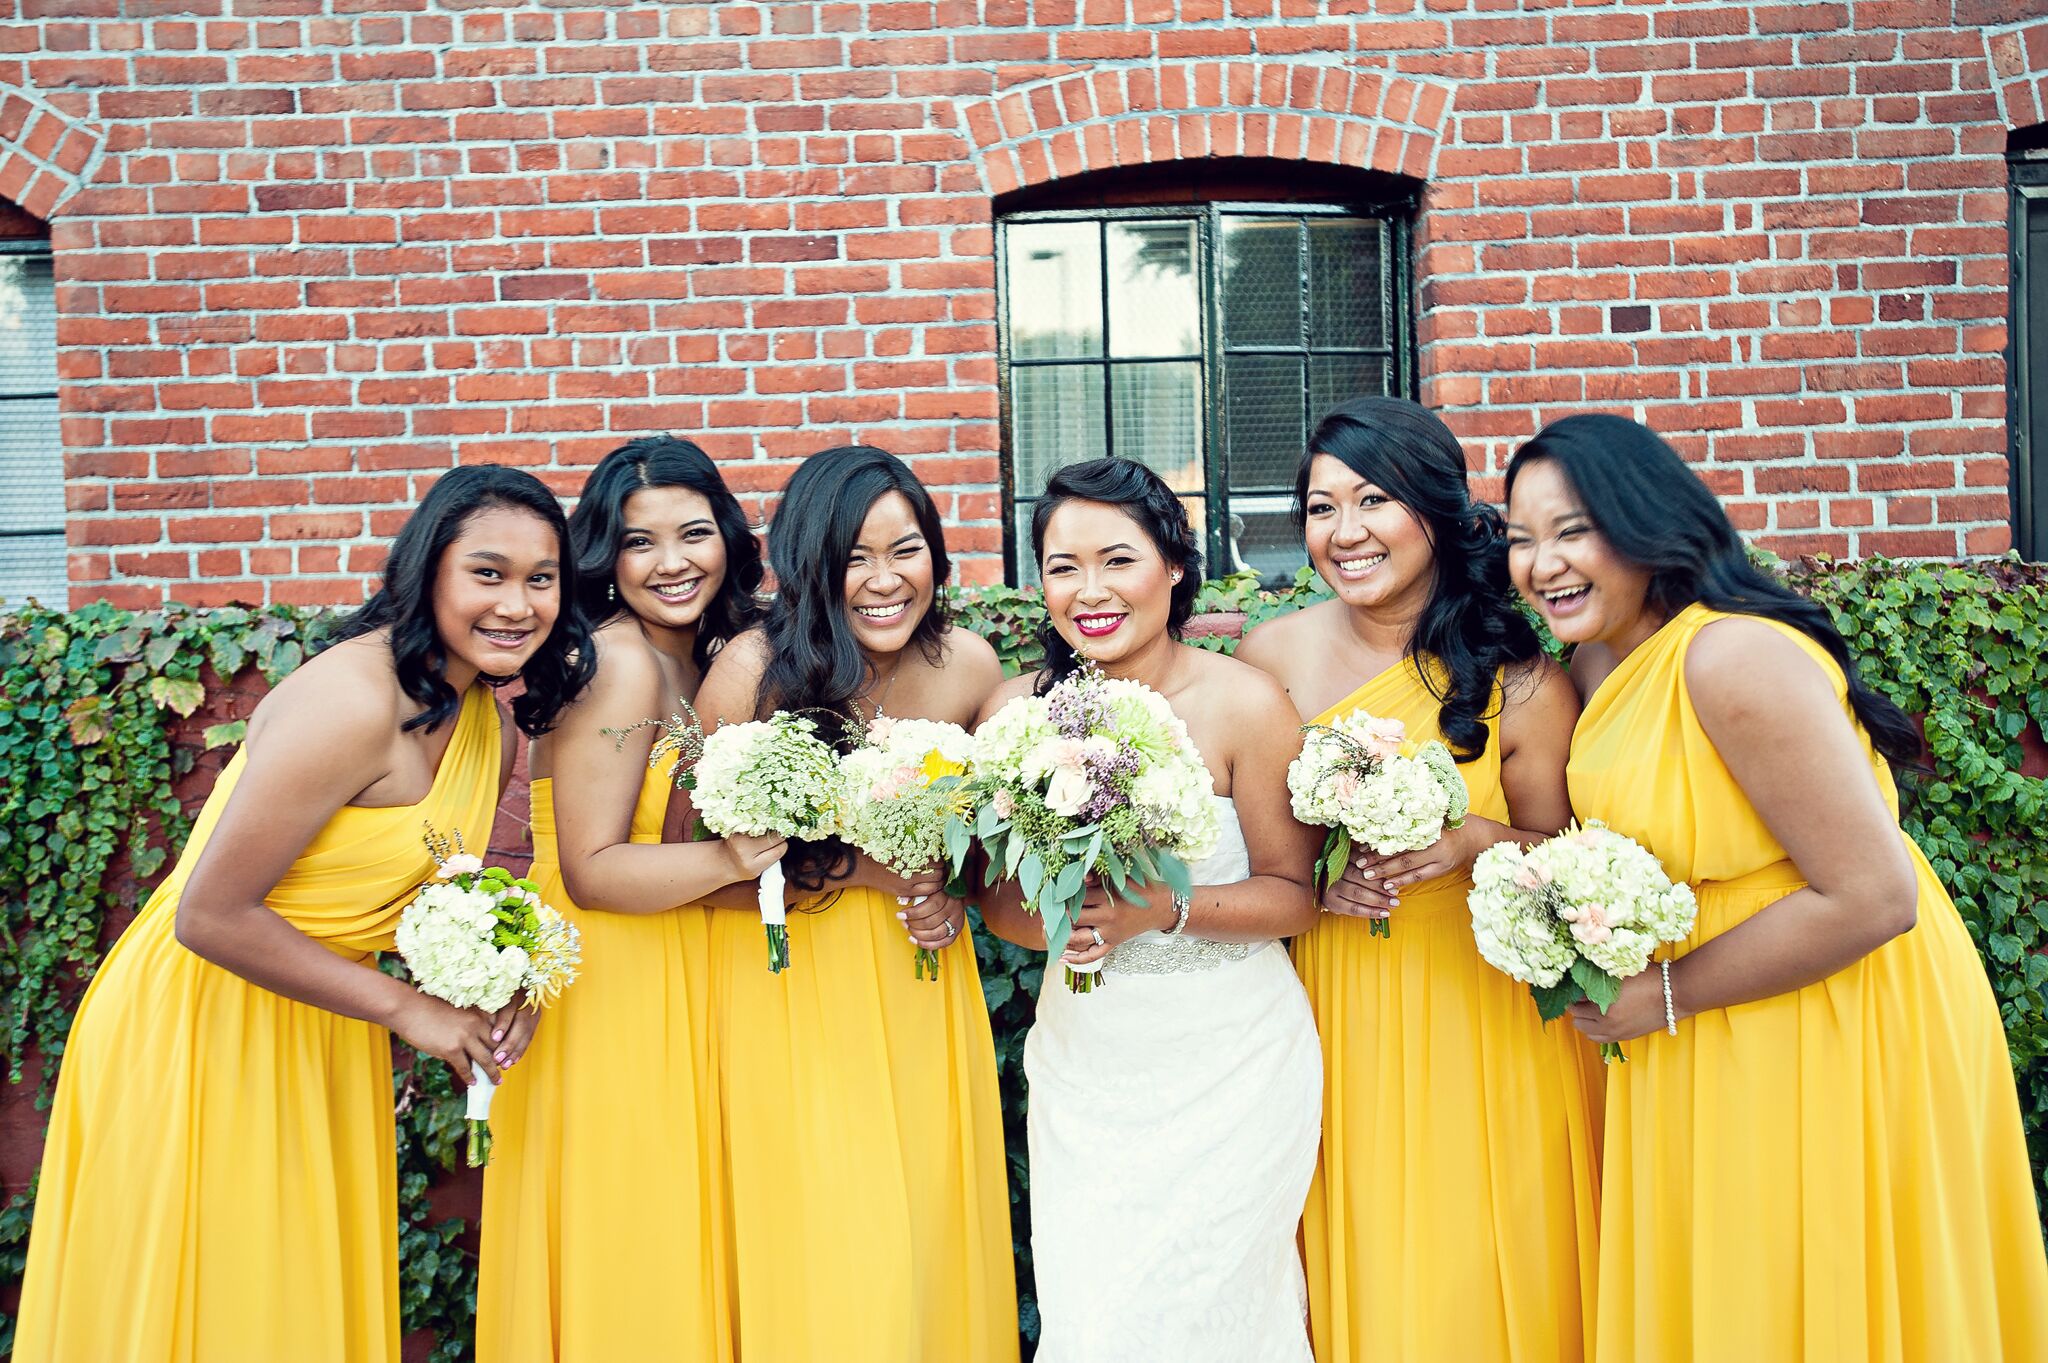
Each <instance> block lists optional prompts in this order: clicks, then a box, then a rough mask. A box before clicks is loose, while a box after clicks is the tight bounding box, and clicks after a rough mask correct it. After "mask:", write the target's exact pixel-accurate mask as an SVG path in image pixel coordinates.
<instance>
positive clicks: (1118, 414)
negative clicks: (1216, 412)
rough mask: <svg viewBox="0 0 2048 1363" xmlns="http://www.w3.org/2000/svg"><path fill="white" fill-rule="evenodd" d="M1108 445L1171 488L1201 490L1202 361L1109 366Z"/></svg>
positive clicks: (1183, 490)
mask: <svg viewBox="0 0 2048 1363" xmlns="http://www.w3.org/2000/svg"><path fill="white" fill-rule="evenodd" d="M1109 372H1110V380H1109V384H1110V390H1109V391H1110V417H1111V420H1112V421H1113V422H1114V423H1115V425H1114V430H1113V433H1112V440H1111V444H1112V446H1113V448H1114V449H1115V451H1116V453H1117V455H1118V456H1119V457H1120V458H1124V459H1136V460H1139V461H1141V462H1142V463H1144V464H1145V465H1146V466H1147V467H1149V468H1150V469H1151V470H1152V471H1153V472H1154V473H1156V474H1158V475H1159V476H1160V477H1161V478H1164V479H1165V480H1166V485H1167V486H1168V487H1170V488H1172V489H1173V490H1174V491H1175V492H1201V491H1202V490H1203V489H1204V488H1205V487H1206V486H1207V480H1206V479H1205V478H1204V477H1203V473H1202V364H1201V361H1199V360H1189V361H1186V362H1183V363H1168V364H1119V365H1115V366H1113V367H1111V369H1110V371H1109Z"/></svg>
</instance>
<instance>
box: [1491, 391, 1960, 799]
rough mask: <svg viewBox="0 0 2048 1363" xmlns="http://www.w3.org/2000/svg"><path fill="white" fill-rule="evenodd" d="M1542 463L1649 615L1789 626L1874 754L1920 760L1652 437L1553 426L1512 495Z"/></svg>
mask: <svg viewBox="0 0 2048 1363" xmlns="http://www.w3.org/2000/svg"><path fill="white" fill-rule="evenodd" d="M1539 459H1554V460H1556V461H1557V464H1558V467H1559V468H1560V469H1562V470H1563V471H1564V476H1565V479H1566V480H1567V481H1568V482H1569V483H1570V484H1571V486H1572V490H1573V491H1574V492H1576V493H1577V494H1578V497H1579V501H1580V503H1581V504H1582V505H1583V506H1584V507H1585V508H1586V514H1587V515H1589V516H1591V517H1592V518H1593V523H1594V525H1596V526H1598V527H1599V530H1600V533H1601V535H1602V536H1603V537H1605V539H1606V540H1607V542H1608V543H1609V544H1611V545H1613V546H1614V551H1615V552H1616V553H1618V554H1620V555H1621V556H1622V557H1623V558H1625V559H1628V560H1629V561H1630V562H1632V563H1634V564H1636V565H1638V566H1640V567H1642V568H1644V569H1647V570H1648V571H1649V574H1650V586H1649V591H1648V594H1647V597H1646V601H1645V604H1647V605H1648V606H1649V607H1650V608H1651V609H1653V610H1657V611H1660V612H1662V613H1663V614H1665V615H1667V616H1669V615H1674V614H1676V613H1677V612H1679V611H1681V610H1683V609H1684V608H1685V607H1687V606H1689V605H1691V604H1692V603H1693V602H1695V601H1697V602H1700V603H1701V604H1702V605H1705V606H1708V607H1710V608H1711V609H1713V610H1717V611H1727V612H1729V613H1730V614H1735V615H1755V616H1761V617H1762V618H1764V619H1766V620H1778V621H1782V622H1783V623H1785V624H1788V625H1790V626H1792V627H1793V628H1794V629H1796V630H1798V631H1799V632H1800V633H1802V634H1804V635H1806V636H1807V637H1808V638H1810V639H1812V640H1813V641H1814V642H1815V643H1817V644H1819V645H1820V646H1821V647H1822V648H1824V649H1826V650H1827V654H1828V656H1829V657H1830V658H1833V659H1834V660H1835V663H1836V664H1837V665H1838V666H1839V667H1840V668H1841V669H1842V676H1843V678H1844V679H1846V680H1847V682H1848V685H1849V704H1850V706H1851V707H1852V708H1853V709H1854V710H1855V711H1856V718H1858V719H1859V720H1861V721H1862V722H1863V727H1864V729H1865V730H1866V731H1868V732H1869V734H1870V742H1871V746H1873V747H1875V748H1876V749H1877V750H1878V751H1879V752H1880V753H1883V754H1884V756H1885V757H1886V758H1888V759H1890V760H1891V761H1892V762H1893V763H1896V764H1900V765H1907V764H1911V763H1913V762H1916V761H1917V760H1918V759H1919V757H1920V752H1921V744H1920V734H1919V731H1918V730H1916V729H1915V728H1914V727H1913V721H1912V720H1910V719H1908V718H1907V717H1906V712H1905V711H1903V710H1901V709H1900V708H1899V707H1898V706H1896V705H1894V704H1893V703H1892V702H1891V701H1889V700H1886V699H1885V698H1884V697H1883V696H1880V695H1879V694H1877V692H1875V691H1873V690H1871V689H1870V686H1869V684H1868V683H1866V682H1865V681H1864V680H1863V676H1862V674H1861V673H1860V672H1858V671H1857V670H1856V662H1855V660H1854V659H1853V658H1851V657H1850V656H1849V646H1848V645H1847V644H1846V643H1844V642H1843V640H1842V636H1841V633H1840V632H1839V631H1838V630H1836V628H1835V622H1834V621H1833V620H1832V619H1831V618H1829V616H1828V613H1827V611H1826V610H1825V609H1824V608H1822V607H1820V606H1817V605H1815V604H1814V603H1813V602H1811V601H1808V600H1807V599H1806V598H1805V597H1803V596H1801V595H1799V594H1798V593H1797V592H1795V591H1793V590H1792V589H1791V588H1789V587H1787V586H1784V585H1783V584H1782V583H1779V582H1775V581H1773V580H1772V579H1771V578H1770V576H1769V575H1768V574H1766V573H1764V572H1762V571H1761V570H1760V569H1758V568H1757V566H1756V565H1755V564H1754V563H1751V562H1750V560H1749V556H1748V555H1747V554H1746V553H1744V552H1743V548H1742V539H1741V537H1740V536H1738V535H1737V534H1736V533H1735V527H1734V526H1733V525H1731V524H1729V522H1728V513H1727V512H1725V511H1723V510H1722V509H1721V503H1720V501H1719V500H1718V499H1716V498H1715V496H1714V494H1713V493H1712V492H1710V491H1708V490H1707V485H1706V484H1705V483H1702V482H1701V481H1700V480H1699V478H1698V477H1696V476H1695V475H1694V473H1693V471H1692V470H1691V469H1689V468H1687V467H1686V465H1685V461H1684V460H1683V459H1681V458H1679V457H1678V452H1677V451H1676V450H1674V449H1672V448H1671V447H1670V446H1669V445H1667V444H1665V443H1664V442H1663V441H1662V440H1661V439H1659V438H1658V437H1657V436H1656V434H1655V433H1654V432H1652V431H1650V430H1649V429H1648V428H1647V427H1644V426H1642V425H1639V424H1638V423H1636V422H1633V421H1630V420H1628V419H1627V418H1626V417H1619V416H1609V415H1606V414H1603V413H1586V414H1584V415H1581V416H1569V417H1566V418H1564V419H1563V420H1562V421H1553V422H1552V423H1551V424H1550V425H1548V426H1545V427H1544V428H1543V429H1542V430H1541V431H1540V432H1538V433H1537V435H1536V437H1535V438H1534V439H1533V440H1530V441H1529V442H1528V443H1527V444H1525V445H1523V446H1522V448H1520V449H1519V450H1516V451H1515V456H1514V458H1513V459H1511V460H1510V461H1509V462H1508V475H1507V485H1508V491H1509V493H1510V494H1512V493H1513V492H1514V487H1515V478H1516V477H1517V476H1518V475H1519V474H1520V473H1521V471H1522V470H1523V469H1525V468H1527V467H1529V465H1531V464H1533V463H1535V462H1536V461H1537V460H1539Z"/></svg>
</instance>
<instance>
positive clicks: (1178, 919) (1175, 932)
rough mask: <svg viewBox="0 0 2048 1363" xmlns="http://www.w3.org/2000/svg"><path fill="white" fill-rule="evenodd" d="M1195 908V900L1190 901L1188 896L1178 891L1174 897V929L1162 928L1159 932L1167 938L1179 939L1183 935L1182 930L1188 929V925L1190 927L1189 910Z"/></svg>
mask: <svg viewBox="0 0 2048 1363" xmlns="http://www.w3.org/2000/svg"><path fill="white" fill-rule="evenodd" d="M1193 907H1194V900H1192V899H1190V898H1189V897H1188V896H1186V895H1184V894H1182V893H1180V892H1179V891H1178V890H1176V891H1174V895H1173V926H1172V927H1170V928H1161V929H1160V930H1159V931H1160V933H1161V934H1162V935H1163V936H1167V937H1178V936H1180V934H1181V930H1182V929H1183V928H1185V927H1187V925H1188V910H1189V909H1191V908H1193Z"/></svg>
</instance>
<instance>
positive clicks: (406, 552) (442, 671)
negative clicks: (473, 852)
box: [320, 464, 595, 738]
mask: <svg viewBox="0 0 2048 1363" xmlns="http://www.w3.org/2000/svg"><path fill="white" fill-rule="evenodd" d="M493 507H505V508H508V509H510V510H513V511H526V512H530V513H532V514H533V515H535V516H538V517H540V519H541V520H543V521H545V522H547V525H548V528H549V529H551V530H553V531H554V532H555V541H556V543H557V544H560V545H561V546H563V552H562V566H561V571H560V576H559V580H560V585H561V594H562V606H561V610H560V611H559V612H558V613H557V614H556V616H555V624H554V627H553V628H552V629H550V630H549V631H548V636H547V638H546V639H544V640H542V641H541V645H540V647H539V648H538V649H536V650H535V651H534V654H533V656H532V657H531V658H529V659H527V660H526V666H524V667H522V668H521V669H519V672H518V673H517V674H516V675H517V676H519V677H520V678H522V679H524V681H525V682H526V690H525V692H524V694H522V695H520V696H519V697H518V698H517V699H515V700H514V701H513V702H512V719H513V722H514V723H516V724H517V725H518V726H519V729H520V732H521V733H524V734H525V735H526V736H527V737H529V738H537V737H539V736H540V735H541V734H544V733H546V732H547V731H548V730H549V729H551V728H553V727H554V723H555V717H556V716H557V715H558V714H560V713H561V710H562V707H563V706H565V705H567V704H568V703H569V702H570V701H572V700H574V699H575V698H576V696H577V694H578V693H579V692H581V691H582V690H583V688H584V687H585V686H587V685H589V684H590V677H591V674H592V672H593V671H594V669H595V664H594V662H593V661H592V658H591V649H590V625H589V623H588V622H587V621H586V620H585V619H584V617H583V610H582V607H581V606H579V605H578V604H577V596H578V593H577V580H576V564H575V559H574V556H573V555H571V554H570V553H569V552H568V544H569V525H568V521H567V520H566V519H565V518H564V517H563V515H562V504H561V503H560V502H558V501H556V500H555V494H554V493H552V492H550V491H548V490H547V488H546V486H544V485H543V484H542V483H541V481H540V479H538V478H536V477H534V476H533V475H532V474H530V473H528V472H526V471H525V470H524V469H515V468H507V467H505V466H504V465H503V464H470V465H467V466H465V467H462V468H456V469H451V470H450V471H449V472H447V473H446V474H444V475H442V477H441V478H440V479H439V480H438V481H437V482H436V483H435V484H434V486H433V487H432V489H430V490H429V491H428V493H427V496H426V499H425V500H424V501H422V502H421V503H420V505H419V509H418V510H417V511H415V512H413V513H412V515H411V516H410V517H408V518H407V519H406V522H405V524H404V525H403V526H402V527H400V529H399V531H398V537H397V538H396V539H394V540H392V541H391V553H390V556H389V557H388V558H387V559H386V560H385V562H384V580H383V583H382V585H381V586H380V587H379V588H378V590H377V594H376V595H375V596H373V597H371V598H370V599H369V600H368V601H366V602H364V603H363V604H362V606H361V607H360V608H358V609H357V610H355V611H354V612H352V613H351V614H350V615H349V616H348V617H347V618H346V619H344V620H342V621H341V622H340V623H339V624H337V625H336V626H335V627H334V629H333V630H332V631H331V632H330V633H329V634H328V636H327V637H326V638H325V639H324V640H322V641H321V644H320V647H322V648H327V647H330V646H332V645H334V644H338V643H340V642H342V641H343V640H344V639H354V638H357V637H358V636H360V635H364V634H368V633H370V632H371V631H373V630H379V629H388V630H389V631H390V636H391V659H392V663H393V664H394V666H396V668H397V670H398V685H399V688H400V689H401V690H403V691H404V692H405V694H406V695H407V696H408V697H409V698H411V699H412V700H413V701H415V702H417V703H418V704H419V706H420V712H419V713H418V714H416V715H414V716H413V717H412V718H411V719H408V720H407V721H406V722H405V724H404V725H403V726H402V727H403V728H404V729H405V730H407V731H408V732H409V731H411V730H413V729H425V730H427V731H428V732H429V733H431V732H432V731H433V730H434V729H436V728H438V727H440V725H441V724H442V723H444V722H445V721H447V720H450V719H453V718H454V717H455V716H456V714H457V713H459V712H460V711H461V709H462V697H461V696H460V695H459V694H457V692H456V690H455V688H454V687H452V686H450V685H449V684H448V681H447V667H448V653H447V650H446V648H445V647H444V646H443V645H442V642H441V635H440V632H439V631H438V630H437V629H435V627H434V582H435V579H436V577H437V576H438V575H439V573H440V569H441V555H442V554H443V553H445V552H446V551H447V548H448V546H449V545H450V544H453V543H454V542H455V540H456V538H457V537H458V536H459V535H461V533H462V528H463V526H465V525H467V524H468V523H469V520H470V518H471V517H472V516H475V515H476V514H477V513H478V512H482V511H488V510H491V509H492V508H493ZM482 680H483V681H484V682H486V683H488V684H489V685H492V686H503V685H504V684H505V683H507V682H509V681H511V680H512V678H511V677H494V676H485V677H483V678H482Z"/></svg>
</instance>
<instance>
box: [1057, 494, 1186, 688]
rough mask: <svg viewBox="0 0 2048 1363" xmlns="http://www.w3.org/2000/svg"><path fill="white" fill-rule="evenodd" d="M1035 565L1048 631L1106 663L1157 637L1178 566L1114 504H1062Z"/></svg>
mask: <svg viewBox="0 0 2048 1363" xmlns="http://www.w3.org/2000/svg"><path fill="white" fill-rule="evenodd" d="M1038 567H1039V576H1040V578H1041V579H1042V580H1043V582H1044V583H1045V608H1046V611H1047V612H1048V613H1049V614H1050V615H1051V617H1052V624H1053V628H1054V629H1056V630H1058V631H1059V634H1060V637H1061V638H1062V639H1065V640H1066V641H1067V646H1068V647H1069V648H1071V649H1073V650H1074V652H1075V653H1076V654H1077V655H1079V656H1080V657H1083V658H1092V659H1094V660H1095V661H1096V662H1099V663H1102V664H1104V665H1113V664H1115V663H1118V662H1122V661H1124V660H1126V659H1129V658H1130V657H1132V656H1133V655H1134V654H1136V653H1137V652H1138V651H1139V650H1141V649H1143V648H1145V647H1146V646H1148V645H1150V644H1153V643H1155V642H1157V641H1158V640H1159V639H1161V638H1162V637H1164V636H1165V634H1166V625H1167V620H1168V619H1169V617H1170V616H1171V614H1172V609H1173V588H1174V584H1175V583H1177V582H1178V581H1179V580H1180V570H1179V569H1178V568H1175V567H1174V566H1173V565H1172V564H1170V563H1168V562H1167V561H1166V556H1165V555H1164V554H1162V553H1160V551H1159V546H1158V545H1156V544H1154V543H1153V542H1152V537H1151V536H1150V535H1148V534H1146V533H1145V528H1144V527H1143V526H1142V525H1140V524H1139V523H1138V522H1137V521H1136V520H1135V519H1133V518H1132V517H1131V516H1129V515H1128V514H1126V513H1125V512H1124V510H1123V509H1122V508H1121V507H1116V506H1111V505H1109V504H1107V503H1104V502H1084V501H1070V502H1064V503H1062V504H1061V505H1060V506H1059V507H1058V509H1056V510H1055V511H1054V512H1053V513H1052V516H1051V518H1050V519H1048V520H1047V521H1046V523H1045V537H1044V541H1043V543H1042V544H1041V546H1040V550H1039V561H1038Z"/></svg>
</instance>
